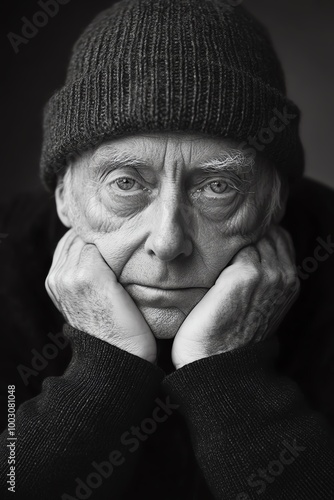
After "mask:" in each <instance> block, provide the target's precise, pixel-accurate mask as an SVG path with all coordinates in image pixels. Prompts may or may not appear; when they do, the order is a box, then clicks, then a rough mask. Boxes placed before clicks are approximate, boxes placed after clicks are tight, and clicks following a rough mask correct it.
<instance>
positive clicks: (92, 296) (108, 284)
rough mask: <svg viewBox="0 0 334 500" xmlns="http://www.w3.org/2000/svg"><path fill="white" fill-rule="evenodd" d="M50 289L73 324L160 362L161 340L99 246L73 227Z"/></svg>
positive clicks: (57, 259) (48, 285) (55, 259)
mask: <svg viewBox="0 0 334 500" xmlns="http://www.w3.org/2000/svg"><path fill="white" fill-rule="evenodd" d="M45 287H46V290H47V292H48V294H49V296H50V298H51V300H52V301H53V303H54V304H55V306H56V307H57V309H58V310H59V311H60V312H61V313H62V314H63V316H64V318H65V320H66V321H67V322H68V323H69V324H70V325H71V326H73V327H74V328H76V329H78V330H81V331H83V332H86V333H88V334H90V335H93V336H94V337H97V338H99V339H101V340H104V341H105V342H108V343H109V344H112V345H114V346H116V347H118V348H119V349H123V350H124V351H127V352H129V353H131V354H134V355H136V356H138V357H140V358H143V359H146V360H147V361H150V362H151V363H154V362H155V360H156V342H155V339H154V336H153V334H152V332H151V330H150V328H149V326H148V324H147V323H146V321H145V319H144V318H143V316H142V314H141V313H140V311H139V309H138V308H137V306H136V305H135V303H134V302H133V300H132V298H131V297H130V295H129V294H128V293H127V292H126V290H125V289H124V288H123V287H122V285H121V284H120V283H119V282H118V281H117V278H116V276H115V274H114V272H113V271H112V270H111V268H110V267H109V266H108V265H107V264H106V262H105V261H104V259H103V257H102V256H101V254H100V252H99V250H98V249H97V247H96V246H95V245H93V244H87V243H85V242H84V241H83V240H82V239H81V238H80V236H78V235H77V234H76V233H75V232H74V230H73V229H70V230H69V231H68V232H67V233H66V234H65V236H63V238H62V239H61V240H60V241H59V243H58V245H57V248H56V250H55V253H54V256H53V262H52V266H51V269H50V271H49V274H48V276H47V278H46V280H45Z"/></svg>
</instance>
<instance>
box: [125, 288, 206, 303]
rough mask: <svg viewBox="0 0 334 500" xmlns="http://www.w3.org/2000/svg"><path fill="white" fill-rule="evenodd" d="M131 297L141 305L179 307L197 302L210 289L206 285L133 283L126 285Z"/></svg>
mask: <svg viewBox="0 0 334 500" xmlns="http://www.w3.org/2000/svg"><path fill="white" fill-rule="evenodd" d="M125 289H126V290H127V291H128V293H129V294H130V295H131V297H132V298H133V299H134V300H135V302H137V303H138V304H139V305H141V306H146V307H178V306H182V305H188V304H189V305H190V304H191V303H197V302H198V301H199V300H200V299H201V298H202V297H204V295H205V294H206V292H207V291H208V288H204V287H189V288H172V287H171V288H162V287H159V286H151V285H138V284H134V283H131V284H129V285H126V286H125Z"/></svg>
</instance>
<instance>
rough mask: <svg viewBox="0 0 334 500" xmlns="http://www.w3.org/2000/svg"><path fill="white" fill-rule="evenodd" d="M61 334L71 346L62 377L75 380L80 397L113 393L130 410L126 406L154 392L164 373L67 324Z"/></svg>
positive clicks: (127, 408) (130, 405) (132, 405)
mask: <svg viewBox="0 0 334 500" xmlns="http://www.w3.org/2000/svg"><path fill="white" fill-rule="evenodd" d="M63 333H64V335H65V336H66V337H67V338H69V339H70V341H71V344H72V349H73V355H72V359H71V362H70V364H69V366H68V368H67V370H66V372H65V373H64V378H65V379H67V380H69V381H70V380H71V381H72V382H73V380H75V382H76V383H75V386H76V390H77V391H78V392H82V396H83V397H85V398H87V397H89V395H92V396H94V394H96V395H97V397H98V399H99V400H100V401H101V395H103V392H104V393H105V397H107V394H114V397H115V396H116V395H117V399H118V400H120V401H122V407H123V408H124V409H125V411H129V407H135V406H136V405H138V404H139V405H140V402H142V401H143V400H146V399H150V396H153V395H155V393H156V391H157V388H158V387H159V385H160V383H161V381H162V379H163V377H164V375H165V373H164V371H163V370H161V369H160V368H159V367H157V366H156V365H154V364H153V363H149V362H148V361H146V360H144V359H141V358H139V357H138V356H135V355H133V354H130V353H128V352H126V351H124V350H122V349H119V348H118V347H116V346H113V345H111V344H109V343H107V342H105V341H103V340H100V339H98V338H96V337H93V336H91V335H89V334H87V333H85V332H81V331H79V330H77V329H75V328H73V327H72V326H70V325H68V324H65V325H64V327H63ZM120 380H121V381H122V383H120ZM97 389H98V392H97V393H96V391H97ZM77 397H80V395H79V394H77Z"/></svg>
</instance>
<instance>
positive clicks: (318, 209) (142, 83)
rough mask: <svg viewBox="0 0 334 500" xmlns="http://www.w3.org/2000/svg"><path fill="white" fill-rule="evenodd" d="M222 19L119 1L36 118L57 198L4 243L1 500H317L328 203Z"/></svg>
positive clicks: (226, 7)
mask: <svg viewBox="0 0 334 500" xmlns="http://www.w3.org/2000/svg"><path fill="white" fill-rule="evenodd" d="M237 3H240V2H233V5H232V2H224V1H223V0H201V1H199V0H198V1H197V0H123V1H121V2H120V3H118V4H116V5H114V6H113V7H112V8H110V9H109V10H107V11H105V12H102V13H101V14H100V15H99V16H98V17H97V18H96V19H95V20H94V21H93V22H92V23H91V24H90V25H89V26H88V28H87V29H86V31H85V32H84V33H83V35H82V36H81V38H80V39H79V41H78V42H77V43H76V45H75V47H74V50H73V53H72V58H71V61H70V65H69V69H68V74H67V80H66V82H65V85H64V87H63V88H62V89H61V90H59V91H58V92H57V93H56V94H55V95H54V96H53V97H52V98H51V100H50V102H49V103H48V105H47V107H46V110H45V122H44V131H45V135H44V144H43V152H42V159H41V176H42V180H43V182H44V185H45V186H46V187H47V188H48V190H49V192H51V193H54V198H53V197H50V196H48V197H47V198H46V197H45V195H38V196H37V198H36V197H35V196H34V197H29V196H28V197H27V198H21V199H20V200H16V202H15V203H14V205H12V206H11V207H10V208H8V209H7V213H6V215H5V216H4V218H3V223H2V227H3V228H4V229H2V231H4V230H5V231H7V232H8V233H9V234H10V235H11V239H12V242H10V241H9V240H8V244H7V242H6V245H3V249H2V250H3V252H4V254H3V257H2V262H3V263H5V265H4V269H3V273H2V275H3V282H4V283H7V285H9V283H10V288H9V289H8V290H7V292H6V293H3V305H4V307H5V315H4V319H3V324H4V326H5V329H4V334H6V335H8V334H9V333H12V336H9V337H10V338H9V339H8V340H7V342H8V347H7V349H6V350H4V355H5V356H6V357H5V358H4V362H3V364H4V366H5V367H6V373H5V374H4V375H3V377H4V382H3V386H4V387H5V388H4V389H3V390H4V393H5V395H4V399H5V400H6V401H7V399H8V401H9V403H8V408H9V410H8V415H9V417H8V422H9V424H8V429H6V430H5V431H4V432H3V434H2V449H1V457H2V458H1V479H2V491H3V493H4V494H5V495H7V496H8V498H10V495H11V493H14V492H15V495H16V497H15V498H19V499H23V498H24V499H30V498H31V499H36V500H37V499H43V500H44V499H56V498H57V499H58V498H61V499H63V500H69V499H88V498H97V499H107V498H124V499H128V498H129V499H133V498H143V499H146V500H147V499H151V498H152V499H153V498H154V499H157V498H158V499H175V498H180V499H182V500H184V499H188V498H189V499H201V500H202V499H204V500H206V499H210V498H214V499H231V500H246V499H254V498H265V499H277V500H281V499H298V500H299V499H303V500H330V499H333V498H334V477H333V471H334V440H333V432H332V429H331V425H330V424H331V422H333V421H334V419H333V416H334V412H333V400H332V397H331V394H332V390H333V388H334V380H333V368H332V366H333V365H332V362H333V336H332V331H333V330H332V328H333V321H332V320H333V314H332V315H331V311H330V305H331V300H332V298H333V281H332V280H331V279H330V278H331V277H333V275H334V272H333V269H334V267H333V262H332V261H331V259H333V257H331V255H332V253H333V244H332V240H331V232H330V231H331V228H332V216H333V193H332V192H331V191H330V190H328V189H326V188H324V187H321V186H318V185H316V184H313V183H312V182H310V181H301V180H300V178H301V176H302V171H303V152H302V147H301V144H300V141H299V137H298V124H299V110H298V108H297V107H296V106H295V105H294V104H293V103H292V102H291V101H289V100H288V99H287V97H286V92H285V84H284V78H283V73H282V71H281V67H280V64H279V62H278V60H277V57H276V55H275V53H274V51H273V48H272V46H271V43H270V40H269V38H268V35H267V34H266V31H265V30H264V28H263V27H262V26H261V25H259V23H258V22H257V21H255V20H254V19H253V18H252V17H251V16H250V15H249V14H248V13H247V12H246V11H245V10H244V8H243V7H241V6H236V4H237ZM32 198H34V199H32ZM53 200H55V206H54V204H53ZM319 214H320V215H319ZM320 217H321V219H320ZM320 220H321V225H320V224H319V221H320ZM287 229H288V230H289V232H290V233H291V234H292V237H291V236H290V234H289V232H288V231H287ZM310 252H312V253H310ZM296 254H297V263H296ZM300 258H302V259H304V260H303V261H302V263H301V261H300V260H299V259H300ZM307 259H308V260H307ZM310 259H311V260H310ZM51 261H52V262H51ZM310 263H311V264H312V266H311V267H312V269H311V267H310ZM298 264H299V265H298ZM326 276H327V278H328V279H327V285H326V280H325V278H326ZM45 278H46V279H45ZM44 281H45V287H46V290H47V293H48V295H49V297H47V295H46V292H45V291H43V290H42V287H43V284H44ZM300 281H301V282H302V286H301V291H300ZM299 293H300V294H299ZM298 295H299V298H298ZM50 298H51V300H52V302H51V300H50ZM8 317H10V319H8ZM64 320H65V322H66V323H65V325H64V336H63V335H61V333H60V330H58V329H60V328H61V326H62V325H63V324H64ZM6 328H7V329H6ZM55 331H57V332H58V333H55ZM48 332H49V333H48ZM69 341H70V342H71V349H70V347H69V346H66V344H67V343H68V342H69ZM279 347H280V349H279ZM14 372H15V373H16V378H15V373H14ZM54 375H57V376H54ZM18 377H19V380H17V378H18ZM43 378H44V379H45V380H44V383H43V386H42V388H41V387H40V382H41V380H42V379H43ZM16 380H17V382H16V384H15V388H14V381H16ZM296 382H297V383H296ZM7 386H8V393H7ZM320 387H321V390H320ZM15 395H16V396H17V399H16V405H19V404H20V403H22V404H21V405H20V408H19V409H18V411H17V413H16V416H15V413H14V411H13V410H12V409H13V408H15V403H14V402H13V401H14V396H15ZM332 419H333V420H332ZM4 427H5V426H4ZM7 496H6V497H7Z"/></svg>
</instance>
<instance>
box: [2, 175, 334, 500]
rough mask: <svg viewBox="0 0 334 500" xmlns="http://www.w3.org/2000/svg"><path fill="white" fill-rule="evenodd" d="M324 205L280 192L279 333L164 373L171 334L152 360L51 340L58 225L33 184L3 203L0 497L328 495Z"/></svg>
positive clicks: (332, 274)
mask: <svg viewBox="0 0 334 500" xmlns="http://www.w3.org/2000/svg"><path fill="white" fill-rule="evenodd" d="M333 200H334V193H333V192H332V191H331V190H329V189H327V188H325V187H323V186H321V185H319V184H316V183H314V182H311V181H309V180H304V181H303V182H301V183H300V184H299V185H298V186H296V188H295V190H294V192H293V193H292V195H291V197H290V201H289V205H288V210H287V215H286V217H285V220H284V223H283V225H284V226H285V227H286V228H287V229H288V230H289V231H290V233H291V234H292V236H293V240H294V244H295V247H296V252H297V263H298V264H299V266H300V277H301V287H302V288H301V294H300V297H299V299H298V300H297V302H296V303H295V304H294V306H293V308H292V309H291V311H290V312H289V313H288V315H287V316H286V318H285V319H284V321H283V323H282V325H281V327H280V329H279V332H278V334H277V336H276V337H275V338H272V339H269V340H267V341H265V342H261V343H258V344H254V345H249V346H245V347H243V348H241V349H237V350H235V351H231V352H228V353H225V354H220V355H217V356H211V357H210V358H206V359H203V360H200V361H197V362H195V363H191V364H189V365H186V366H184V367H183V368H182V369H180V370H176V371H174V370H173V367H172V365H171V363H170V347H171V341H158V349H159V355H158V363H157V365H153V364H150V363H148V362H146V361H144V360H142V359H140V358H137V357H136V356H133V355H131V354H129V353H126V352H125V351H122V350H120V349H118V348H116V347H114V346H111V345H109V344H107V343H105V342H103V341H101V340H98V339H96V338H94V337H91V336H89V335H88V334H86V333H83V332H79V331H77V330H75V329H73V328H72V327H70V326H69V325H65V326H64V334H65V337H66V338H67V339H70V340H71V346H72V347H70V345H67V346H66V347H64V344H65V340H64V338H65V337H61V336H60V335H59V336H58V335H57V334H60V332H61V331H62V328H63V318H62V316H61V314H60V313H59V312H58V311H57V310H56V308H55V307H54V306H53V304H52V302H51V300H50V299H49V297H48V296H47V293H46V291H45V288H44V281H45V278H46V275H47V273H48V271H49V268H50V266H51V260H52V254H53V251H54V249H55V247H56V245H57V242H58V241H59V239H60V238H61V236H62V235H63V234H64V233H65V232H66V228H64V227H63V226H62V224H61V223H60V221H59V219H58V217H57V215H56V211H55V203H54V200H53V198H52V197H50V196H48V195H47V194H44V193H42V192H41V193H40V192H36V193H30V194H25V195H21V196H19V197H16V198H15V199H14V200H12V201H11V203H10V204H3V206H2V211H1V219H0V233H1V235H2V238H1V239H0V241H1V244H0V257H1V258H0V266H1V275H0V276H1V280H0V295H1V323H0V324H1V327H2V331H1V334H2V337H1V402H2V409H1V415H0V417H1V425H2V429H5V430H4V431H3V433H2V435H1V444H0V480H1V486H0V488H1V490H0V491H1V495H2V496H1V498H17V499H28V500H29V499H34V500H35V499H36V500H39V499H43V500H44V499H47V500H52V499H64V500H65V499H67V500H68V499H73V498H77V499H79V498H82V499H84V498H91V499H93V498H97V499H116V498H121V499H135V498H144V499H147V500H149V499H153V498H154V499H162V500H164V499H182V500H186V499H201V500H202V499H203V500H206V499H208V500H209V499H210V498H215V499H222V500H223V499H227V500H229V499H231V500H246V499H258V498H264V499H269V500H270V499H273V500H276V499H277V500H281V499H282V500H285V499H287V500H288V499H289V500H291V499H292V500H294V499H296V500H304V499H305V500H329V499H334V438H333V430H332V428H333V425H334V402H333V394H334V335H333V319H334V311H333V299H334V256H333V255H332V254H333V253H334V249H333V248H332V247H331V246H330V244H331V240H330V238H331V237H332V239H333V240H334V237H333V233H334V232H333V221H334V201H333ZM6 234H8V236H7V237H6ZM331 235H332V236H331ZM319 238H321V240H319ZM319 244H321V245H322V251H321V252H319V253H318V252H317V251H316V249H317V247H318V246H319ZM326 249H327V250H326ZM326 252H327V254H326ZM305 259H306V260H305ZM43 380H44V382H43ZM42 382H43V386H41V384H42ZM8 385H10V386H11V385H15V395H16V405H17V408H18V407H19V409H18V410H17V413H16V423H15V425H16V427H15V431H14V432H15V434H14V436H15V437H16V438H17V440H16V441H10V440H8V437H11V436H10V434H9V432H8V430H7V429H6V426H7V410H6V408H7V395H8V391H7V387H8ZM13 442H14V443H15V478H16V487H15V490H16V493H15V494H14V493H11V492H10V491H8V487H9V486H10V484H9V483H7V481H9V476H7V474H9V470H10V464H8V457H10V456H11V457H12V458H13V455H10V453H11V448H9V447H8V444H10V443H13ZM76 489H77V490H76Z"/></svg>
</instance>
